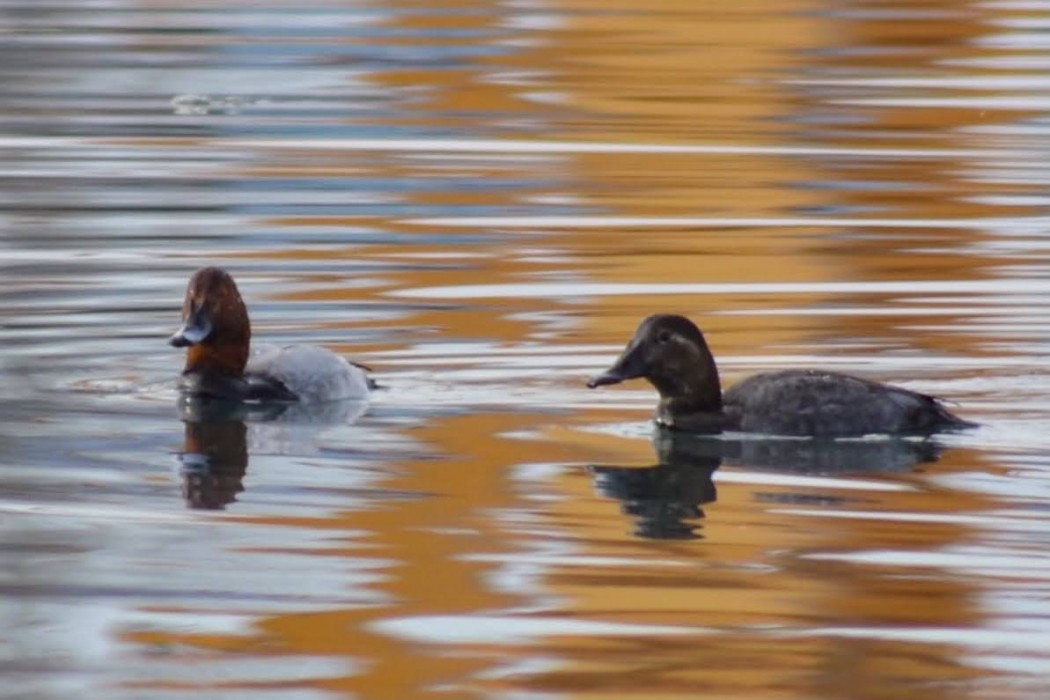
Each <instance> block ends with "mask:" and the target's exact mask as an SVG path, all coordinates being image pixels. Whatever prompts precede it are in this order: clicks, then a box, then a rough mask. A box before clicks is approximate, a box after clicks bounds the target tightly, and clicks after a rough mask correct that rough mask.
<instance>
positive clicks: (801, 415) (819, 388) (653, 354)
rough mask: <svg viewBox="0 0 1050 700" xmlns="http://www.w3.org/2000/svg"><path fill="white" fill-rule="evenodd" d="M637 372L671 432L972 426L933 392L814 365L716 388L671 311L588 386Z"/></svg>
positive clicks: (803, 432) (916, 431) (836, 432)
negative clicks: (654, 396)
mask: <svg viewBox="0 0 1050 700" xmlns="http://www.w3.org/2000/svg"><path fill="white" fill-rule="evenodd" d="M639 377H644V378H645V379H647V380H648V381H649V383H650V384H652V385H653V387H654V388H655V389H656V390H657V392H659V394H660V402H659V404H658V405H657V409H656V414H655V416H654V421H655V422H656V424H657V425H658V426H660V427H662V428H666V429H670V430H681V431H688V432H693V433H721V432H724V431H732V432H743V433H762V434H766V435H775V436H794V437H816V438H824V437H826V438H841V437H860V436H864V435H875V434H887V435H930V434H933V433H936V432H940V431H950V430H959V429H963V428H971V427H974V426H975V425H976V424H975V423H971V422H970V421H967V420H963V419H962V418H959V417H958V416H956V415H954V414H953V413H951V412H950V411H949V410H948V409H947V408H945V406H944V403H943V402H942V401H941V400H940V399H938V398H936V397H933V396H929V395H927V394H921V393H919V392H915V391H910V390H908V389H903V388H901V387H897V386H892V385H890V384H883V383H880V382H875V381H871V380H868V379H863V378H861V377H855V376H852V375H848V374H841V373H838V372H827V371H824V370H819V369H789V370H784V371H780V372H769V373H764V374H757V375H754V376H752V377H748V378H747V379H744V380H743V381H741V382H739V383H737V384H735V385H734V386H732V387H731V388H729V389H728V390H727V391H725V392H724V393H723V392H722V387H721V382H720V380H719V376H718V367H717V366H716V364H715V359H714V356H713V355H712V354H711V350H710V349H709V348H708V346H707V341H706V340H705V339H704V334H703V333H702V332H701V331H700V329H699V328H698V327H697V326H696V324H694V323H693V322H692V321H690V320H689V319H688V318H686V317H684V316H679V315H674V314H654V315H652V316H649V317H647V318H645V319H644V320H643V321H642V322H641V323H640V324H639V326H638V329H637V330H636V331H635V334H634V337H633V338H631V340H630V342H629V343H628V344H627V347H626V348H625V349H624V351H623V352H622V353H621V354H620V356H619V358H617V360H616V361H615V362H614V363H613V365H612V366H611V367H610V368H609V369H607V370H606V371H604V372H602V373H601V374H599V375H596V376H594V377H592V378H591V379H590V381H588V382H587V386H588V387H590V388H592V389H593V388H595V387H599V386H605V385H609V384H619V383H620V382H623V381H626V380H628V379H635V378H639Z"/></svg>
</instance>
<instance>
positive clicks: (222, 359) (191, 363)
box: [169, 267, 374, 403]
mask: <svg viewBox="0 0 1050 700" xmlns="http://www.w3.org/2000/svg"><path fill="white" fill-rule="evenodd" d="M182 320H183V325H182V328H180V329H179V330H178V331H176V332H175V334H174V335H172V336H171V338H170V340H169V343H170V344H171V345H173V346H175V347H185V348H186V365H185V367H184V369H183V372H182V375H181V377H180V378H179V390H180V391H181V392H182V393H183V395H187V396H194V397H209V398H215V399H222V400H227V401H257V402H274V401H280V402H300V403H321V402H327V401H343V400H361V399H365V398H367V397H368V393H369V390H370V389H371V388H372V387H373V386H374V385H373V384H372V382H371V380H370V379H369V377H368V374H367V372H366V370H365V368H363V367H361V366H359V365H355V364H353V363H351V362H348V361H347V360H345V359H344V358H342V357H340V356H338V355H336V354H335V353H333V352H331V351H329V350H326V349H325V348H321V347H317V346H314V345H288V346H271V345H263V346H260V347H258V348H257V349H256V350H255V351H254V352H250V344H251V325H250V323H249V321H248V310H247V307H245V305H244V301H243V300H242V299H241V295H240V292H239V291H238V289H237V285H236V283H235V282H234V281H233V278H232V277H231V276H230V275H229V274H228V273H227V272H226V271H225V270H222V269H221V268H217V267H205V268H202V269H200V270H198V271H197V272H196V273H194V275H193V277H191V278H190V281H189V284H188V285H187V287H186V297H185V300H184V302H183V307H182Z"/></svg>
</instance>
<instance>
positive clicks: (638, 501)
mask: <svg viewBox="0 0 1050 700" xmlns="http://www.w3.org/2000/svg"><path fill="white" fill-rule="evenodd" d="M653 448H654V450H655V452H656V455H655V456H656V458H657V460H658V462H657V463H656V464H654V465H652V466H649V467H634V466H622V467H617V466H609V465H591V466H590V467H588V469H589V471H590V472H591V473H593V474H594V475H595V487H596V488H597V490H598V492H599V493H601V494H602V495H603V496H606V497H608V498H614V499H617V500H619V501H622V502H623V511H624V513H625V514H627V515H629V516H631V517H632V518H634V519H635V520H636V521H637V523H638V526H637V529H636V530H635V534H636V535H638V536H639V537H648V538H654V539H682V538H692V537H697V536H698V532H697V525H696V524H695V523H694V522H693V521H696V520H698V519H699V518H703V517H704V512H703V511H702V510H701V509H700V506H701V505H703V504H705V503H712V502H714V501H715V499H716V498H717V490H716V488H715V484H714V480H713V476H714V472H715V470H716V469H718V467H720V466H722V465H723V464H725V465H731V466H736V467H743V468H745V469H750V470H760V471H771V472H775V473H777V474H799V475H807V476H816V475H835V476H850V475H852V476H860V475H864V474H879V473H892V472H900V471H905V470H908V469H911V468H913V467H915V466H916V465H919V464H922V463H924V462H934V461H936V460H937V459H938V458H939V457H940V455H941V452H942V450H943V449H944V448H943V446H942V445H941V444H940V443H938V442H937V441H936V440H935V439H933V438H923V439H905V438H885V439H859V440H846V439H839V440H832V439H808V438H807V439H792V438H783V439H778V438H767V437H748V436H734V435H725V436H710V435H691V434H688V433H682V432H677V431H671V430H663V429H655V430H654V432H653ZM800 483H804V482H800ZM800 500H803V501H807V500H809V497H808V496H801V497H800ZM822 500H826V499H822Z"/></svg>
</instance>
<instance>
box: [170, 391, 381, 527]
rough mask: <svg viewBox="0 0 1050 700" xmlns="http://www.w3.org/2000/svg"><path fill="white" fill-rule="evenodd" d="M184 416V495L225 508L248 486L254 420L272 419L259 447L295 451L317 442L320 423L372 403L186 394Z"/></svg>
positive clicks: (191, 501)
mask: <svg viewBox="0 0 1050 700" xmlns="http://www.w3.org/2000/svg"><path fill="white" fill-rule="evenodd" d="M177 406H178V415H179V419H180V420H181V421H182V422H183V424H184V426H185V437H184V440H183V448H182V451H181V452H179V453H178V459H179V463H180V465H181V467H180V469H179V474H180V476H181V478H182V496H183V498H184V499H185V500H186V505H187V506H189V507H190V508H197V509H201V510H224V509H225V508H226V506H228V505H229V504H230V503H233V502H234V501H236V500H237V494H239V493H240V492H242V491H243V490H244V475H245V473H247V471H248V452H249V450H248V423H268V424H272V426H268V427H272V429H269V430H267V431H266V432H265V433H264V434H263V435H261V436H256V438H255V439H253V441H252V442H253V445H254V446H255V449H259V448H260V447H262V449H267V450H276V451H289V450H294V449H296V446H298V445H302V444H305V443H311V442H312V440H313V437H314V436H315V434H316V433H317V431H319V430H320V429H322V428H324V427H327V426H332V425H346V424H350V423H353V422H354V421H356V420H357V419H358V418H360V417H361V415H362V414H363V413H364V412H365V409H366V408H367V404H366V403H365V402H359V401H336V402H329V403H321V404H298V403H257V404H247V403H244V402H240V401H226V400H222V399H214V398H209V397H197V396H192V397H191V396H183V397H180V399H179V402H178V405H177Z"/></svg>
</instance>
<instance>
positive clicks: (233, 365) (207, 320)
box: [168, 267, 252, 377]
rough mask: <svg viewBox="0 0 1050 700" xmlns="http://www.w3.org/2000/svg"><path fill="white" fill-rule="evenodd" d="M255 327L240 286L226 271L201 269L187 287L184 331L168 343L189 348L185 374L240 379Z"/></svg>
mask: <svg viewBox="0 0 1050 700" xmlns="http://www.w3.org/2000/svg"><path fill="white" fill-rule="evenodd" d="M251 335H252V332H251V325H250V323H249V322H248V309H247V308H245V306H244V301H243V300H242V299H241V293H240V292H239V291H238V290H237V284H236V283H235V282H234V281H233V278H232V277H231V276H230V275H229V273H227V272H226V271H225V270H223V269H221V268H218V267H205V268H201V269H200V270H197V272H195V273H194V274H193V277H191V278H190V281H189V284H188V285H187V286H186V297H185V300H184V301H183V302H182V328H180V329H179V330H177V331H175V334H174V335H172V336H171V338H170V339H169V340H168V342H169V343H170V344H171V345H173V346H175V347H177V348H183V347H184V348H187V350H186V366H185V368H184V369H183V374H190V373H194V372H199V373H205V374H222V375H228V376H233V377H240V376H241V375H242V374H244V366H245V365H246V364H247V362H248V348H249V345H250V344H251Z"/></svg>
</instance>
